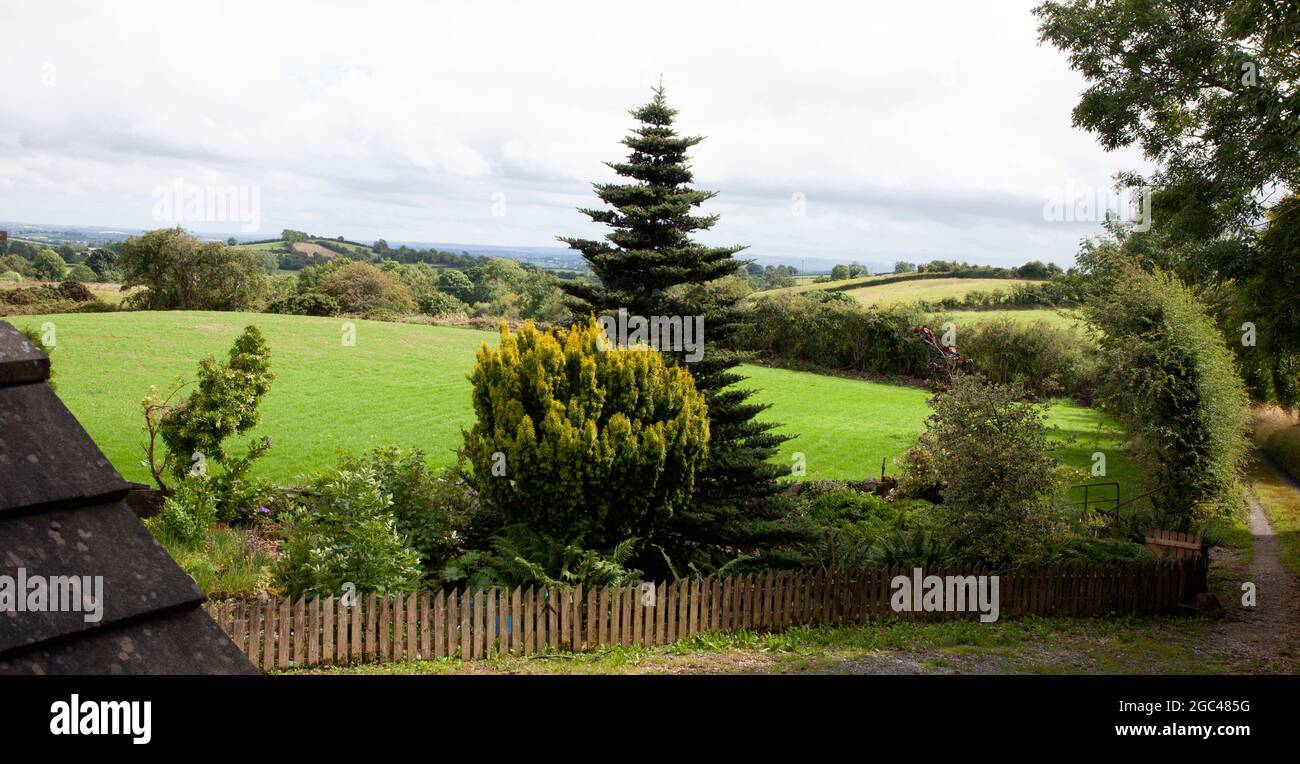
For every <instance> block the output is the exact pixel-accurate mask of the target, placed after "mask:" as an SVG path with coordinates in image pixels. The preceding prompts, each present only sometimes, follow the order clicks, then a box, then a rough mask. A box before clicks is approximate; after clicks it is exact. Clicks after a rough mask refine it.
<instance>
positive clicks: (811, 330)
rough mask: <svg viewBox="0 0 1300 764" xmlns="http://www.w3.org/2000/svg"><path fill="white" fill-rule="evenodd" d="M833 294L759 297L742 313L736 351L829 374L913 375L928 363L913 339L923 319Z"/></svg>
mask: <svg viewBox="0 0 1300 764" xmlns="http://www.w3.org/2000/svg"><path fill="white" fill-rule="evenodd" d="M830 294H833V293H824V292H819V291H814V292H810V293H807V294H797V293H796V294H791V293H783V294H777V295H771V296H767V297H760V298H759V299H757V300H754V301H753V303H752V304H750V305H749V306H748V308H747V309H746V311H745V321H744V325H743V327H742V328H741V329H740V330H739V331H738V332H737V334H736V336H735V339H734V342H735V345H736V347H738V348H741V349H744V350H751V351H755V352H758V353H760V354H762V355H764V356H767V357H776V358H785V359H790V360H795V361H801V362H804V363H810V364H816V365H818V366H823V367H827V368H832V369H843V370H845V371H858V372H867V373H870V374H884V375H891V376H892V375H918V374H921V373H923V372H924V369H925V364H926V362H927V361H928V360H929V357H928V356H927V355H926V352H925V348H924V347H922V346H921V345H920V344H919V343H917V342H916V340H915V339H913V338H912V329H914V328H916V327H917V326H920V325H921V324H923V323H925V315H924V314H923V313H921V312H920V311H917V310H915V309H912V308H908V307H887V308H878V307H874V306H871V307H864V306H861V305H858V304H857V303H856V302H854V301H853V300H848V301H842V300H836V299H831V298H830V297H829V295H830Z"/></svg>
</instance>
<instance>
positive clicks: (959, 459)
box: [906, 375, 1066, 565]
mask: <svg viewBox="0 0 1300 764" xmlns="http://www.w3.org/2000/svg"><path fill="white" fill-rule="evenodd" d="M1022 395H1023V393H1022V392H1021V391H1020V390H1018V389H1016V388H1015V387H1013V386H1009V385H993V384H990V383H988V382H987V381H985V380H983V379H981V378H979V377H977V376H969V375H967V376H960V377H958V378H957V379H956V380H955V381H954V383H953V385H952V386H951V387H950V388H949V389H948V390H947V391H945V392H942V393H940V394H939V395H937V396H935V397H934V399H933V400H932V401H931V404H932V405H933V407H934V413H933V414H932V415H931V416H930V417H929V419H928V420H926V430H925V432H924V433H922V434H921V436H920V438H919V442H920V448H919V449H917V451H918V452H923V453H925V454H926V455H927V457H926V459H927V461H926V462H925V463H924V464H922V465H917V464H916V463H914V462H912V461H911V460H910V459H909V460H908V461H907V462H906V464H907V471H908V472H912V471H914V470H919V471H921V472H922V473H923V475H922V477H921V479H920V480H918V481H917V482H925V481H926V480H931V479H937V480H938V481H939V483H940V485H941V486H942V487H941V490H940V495H941V498H942V500H943V501H942V503H941V504H939V505H937V506H936V507H935V519H936V527H937V528H939V529H941V530H942V532H943V534H944V535H946V536H947V537H948V538H950V539H951V540H952V541H953V543H954V545H955V546H954V551H955V552H956V554H957V555H958V556H959V557H960V558H961V559H963V560H966V561H968V562H976V563H983V564H988V565H1001V564H1004V563H1031V562H1045V561H1047V560H1049V559H1051V558H1052V557H1053V556H1054V555H1055V554H1056V553H1058V552H1059V551H1060V549H1061V547H1062V546H1063V543H1064V539H1063V534H1064V532H1065V530H1066V529H1065V526H1064V519H1063V518H1062V517H1060V516H1059V515H1058V514H1057V513H1056V511H1055V510H1054V509H1052V507H1051V505H1050V503H1049V502H1048V501H1046V500H1045V499H1046V497H1049V496H1051V495H1052V494H1053V493H1054V492H1055V491H1056V490H1057V489H1058V488H1059V487H1060V483H1061V470H1060V469H1059V467H1058V466H1057V464H1056V462H1055V461H1054V460H1053V459H1052V458H1051V456H1050V455H1049V454H1050V451H1051V445H1050V443H1049V442H1048V432H1049V430H1048V427H1047V425H1046V424H1045V422H1044V418H1045V414H1044V411H1043V408H1042V407H1041V406H1037V405H1034V404H1029V403H1021V402H1019V401H1018V399H1019V398H1020V396H1022ZM911 453H913V452H912V451H909V454H911Z"/></svg>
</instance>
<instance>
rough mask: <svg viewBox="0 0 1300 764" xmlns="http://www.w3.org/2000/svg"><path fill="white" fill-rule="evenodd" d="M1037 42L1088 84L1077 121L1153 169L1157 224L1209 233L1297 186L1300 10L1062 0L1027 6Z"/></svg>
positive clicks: (1242, 1) (1240, 221) (1242, 223)
mask: <svg viewBox="0 0 1300 764" xmlns="http://www.w3.org/2000/svg"><path fill="white" fill-rule="evenodd" d="M1034 13H1035V15H1037V16H1038V18H1039V35H1040V37H1039V39H1040V40H1041V41H1043V42H1050V43H1051V44H1053V45H1055V46H1056V47H1057V48H1060V49H1061V50H1063V51H1065V52H1067V53H1068V54H1069V59H1070V66H1071V67H1072V68H1073V69H1075V70H1076V71H1078V72H1079V73H1080V74H1082V75H1083V77H1084V78H1085V80H1086V81H1087V83H1088V86H1087V88H1086V89H1085V90H1084V91H1083V93H1082V95H1081V96H1080V98H1079V103H1078V104H1077V105H1076V106H1075V108H1074V112H1073V117H1074V124H1075V126H1077V127H1081V128H1083V129H1085V130H1088V131H1090V132H1092V133H1095V134H1096V136H1097V139H1098V140H1099V141H1100V143H1101V145H1102V146H1103V147H1104V148H1105V149H1106V150H1108V151H1109V150H1112V149H1116V148H1119V147H1122V146H1130V145H1134V144H1136V145H1138V146H1140V147H1141V149H1142V152H1143V154H1144V155H1145V156H1146V158H1147V159H1148V160H1150V161H1151V162H1152V163H1153V164H1155V165H1156V166H1157V167H1159V170H1158V172H1157V173H1156V175H1155V177H1154V178H1152V179H1150V180H1146V179H1142V178H1136V177H1135V178H1132V179H1131V181H1130V182H1131V183H1133V184H1139V183H1142V184H1145V185H1150V186H1155V187H1157V188H1161V189H1164V191H1163V194H1162V195H1163V196H1164V198H1165V200H1166V204H1165V205H1164V208H1163V209H1162V207H1161V205H1159V204H1157V206H1156V210H1155V212H1156V214H1155V216H1154V220H1155V224H1156V225H1157V226H1162V227H1167V228H1168V229H1169V230H1171V231H1173V232H1176V233H1175V234H1174V236H1175V238H1183V237H1194V238H1198V239H1202V240H1210V239H1213V238H1215V237H1216V235H1217V234H1218V232H1220V231H1222V230H1243V229H1246V228H1248V227H1250V225H1251V224H1252V223H1253V222H1254V221H1255V220H1257V219H1258V218H1259V217H1260V211H1261V208H1262V207H1263V205H1264V204H1265V203H1266V201H1267V197H1268V194H1266V193H1259V191H1260V190H1261V189H1269V188H1273V187H1289V188H1291V189H1292V190H1294V189H1297V188H1300V130H1296V129H1295V121H1296V109H1297V104H1298V103H1300V91H1297V83H1300V68H1298V67H1300V65H1298V64H1297V59H1296V56H1295V51H1296V50H1297V49H1298V48H1300V6H1297V5H1296V4H1295V3H1286V2H1269V0H1239V1H1238V2H1230V3H1208V4H1207V3H1203V2H1198V0H1070V1H1069V2H1047V3H1043V4H1042V5H1040V6H1039V7H1038V8H1036V9H1035V10H1034Z"/></svg>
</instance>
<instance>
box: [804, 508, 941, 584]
mask: <svg viewBox="0 0 1300 764" xmlns="http://www.w3.org/2000/svg"><path fill="white" fill-rule="evenodd" d="M803 514H804V518H805V519H806V521H807V522H809V523H811V524H812V525H813V526H814V527H815V528H816V531H815V533H814V538H813V540H812V541H811V542H809V543H807V544H805V545H804V546H803V550H804V552H805V553H806V555H807V557H808V558H809V561H810V562H811V564H813V565H815V566H818V567H821V568H827V569H831V568H834V569H841V570H861V569H863V568H867V567H871V566H878V565H913V564H914V565H926V564H938V563H941V562H945V561H947V560H948V559H949V558H950V557H951V545H950V543H949V542H948V541H947V540H946V539H944V538H942V537H940V536H938V535H937V534H936V533H934V531H933V529H932V528H931V524H932V519H931V517H932V514H933V505H931V504H930V503H929V502H927V501H917V500H906V499H903V500H896V501H886V500H884V499H882V498H881V497H879V496H876V495H874V494H870V493H864V492H862V491H857V490H851V489H832V490H827V491H820V490H813V491H812V492H811V496H810V498H808V499H807V503H806V506H805V509H804V513H803Z"/></svg>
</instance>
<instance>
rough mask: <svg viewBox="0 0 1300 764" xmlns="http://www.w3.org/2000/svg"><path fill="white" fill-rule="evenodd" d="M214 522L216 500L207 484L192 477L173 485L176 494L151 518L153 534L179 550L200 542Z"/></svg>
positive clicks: (215, 519) (200, 479)
mask: <svg viewBox="0 0 1300 764" xmlns="http://www.w3.org/2000/svg"><path fill="white" fill-rule="evenodd" d="M216 521H217V500H216V495H215V494H214V493H213V491H212V487H211V486H209V485H208V481H207V480H205V479H204V478H202V477H199V476H191V477H187V478H185V479H184V480H182V481H181V482H180V483H178V484H177V485H176V491H175V493H173V494H172V495H171V496H169V497H167V499H166V501H164V502H163V505H162V508H161V509H159V510H158V514H157V515H156V516H155V517H153V518H150V524H151V527H152V528H153V530H154V532H155V533H156V534H157V535H158V536H159V537H161V538H163V539H165V540H167V541H169V542H171V543H174V544H176V545H178V546H182V547H186V548H192V547H194V546H196V545H197V544H199V542H201V541H202V540H203V536H204V532H205V531H206V530H207V528H208V526H210V525H212V524H213V523H215V522H216Z"/></svg>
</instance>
